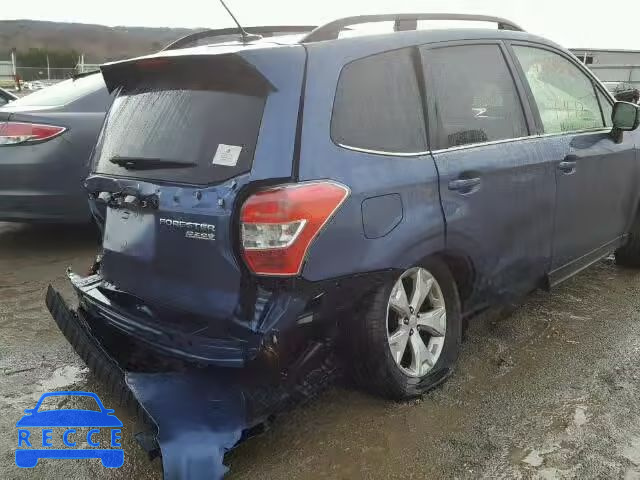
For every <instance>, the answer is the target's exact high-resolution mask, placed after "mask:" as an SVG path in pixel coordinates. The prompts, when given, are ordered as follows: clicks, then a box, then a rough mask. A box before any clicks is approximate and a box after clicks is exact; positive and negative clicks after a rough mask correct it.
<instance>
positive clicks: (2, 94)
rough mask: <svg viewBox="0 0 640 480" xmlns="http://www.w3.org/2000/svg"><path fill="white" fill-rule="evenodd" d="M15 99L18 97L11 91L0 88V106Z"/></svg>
mask: <svg viewBox="0 0 640 480" xmlns="http://www.w3.org/2000/svg"><path fill="white" fill-rule="evenodd" d="M17 99H18V97H16V96H15V95H14V94H13V93H11V92H8V91H7V90H4V89H2V88H0V107H2V106H3V105H6V104H7V103H9V102H13V101H14V100H17Z"/></svg>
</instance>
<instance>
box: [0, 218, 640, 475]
mask: <svg viewBox="0 0 640 480" xmlns="http://www.w3.org/2000/svg"><path fill="white" fill-rule="evenodd" d="M95 248H96V241H95V234H94V233H93V232H92V231H90V230H83V229H79V228H74V227H64V228H61V227H32V226H21V225H9V224H0V272H1V273H2V277H1V278H0V409H1V410H0V411H2V416H0V478H3V479H12V478H45V477H46V478H62V477H64V478H66V479H67V480H71V479H82V478H89V477H91V478H99V479H101V478H137V479H156V478H161V470H160V466H159V461H158V460H155V461H153V462H149V461H148V460H147V458H146V456H145V454H144V453H143V452H142V450H141V449H140V448H139V447H138V446H137V445H136V443H135V442H134V441H133V439H132V434H133V433H135V432H136V431H137V430H136V424H135V422H134V419H133V417H132V416H130V415H129V414H128V413H126V412H123V411H121V410H118V409H116V414H117V415H118V417H119V418H120V419H121V420H122V421H123V423H124V424H125V426H124V429H123V445H124V448H125V452H126V453H125V465H124V466H123V467H122V468H120V469H116V470H107V469H104V468H103V467H102V466H101V465H100V463H99V461H98V460H75V461H64V462H63V461H55V460H48V461H47V460H43V461H41V462H40V463H39V464H38V466H37V467H36V468H35V469H32V470H20V469H18V468H17V467H16V466H15V465H14V449H15V447H16V429H15V422H16V421H17V420H18V418H20V416H21V415H22V410H23V409H24V408H30V407H32V406H33V404H34V403H35V400H37V398H38V397H39V396H40V394H41V393H42V392H44V391H49V390H55V389H60V390H62V389H72V390H90V391H95V392H96V393H98V394H99V395H100V396H101V398H102V400H103V401H104V403H105V405H106V406H107V407H114V406H115V400H114V399H111V398H110V397H109V395H108V394H107V393H105V392H104V390H102V387H101V385H100V384H99V383H97V382H96V381H95V380H94V379H93V377H92V375H91V374H90V373H88V372H87V370H86V368H85V367H84V365H83V364H82V362H81V361H80V360H79V359H78V357H77V356H76V355H75V354H74V352H73V350H72V349H71V347H70V346H69V345H68V344H67V342H66V341H65V339H64V338H63V336H62V335H61V334H60V333H59V332H58V330H57V328H56V326H55V324H54V323H53V321H52V319H51V318H50V316H49V314H48V312H47V311H46V308H45V307H44V292H45V289H46V286H47V285H48V284H49V283H53V284H54V286H56V287H57V288H59V289H61V290H62V291H63V292H65V293H66V294H67V295H69V294H70V291H69V288H68V287H67V286H66V283H65V278H64V271H65V268H66V267H67V266H69V265H72V266H73V267H74V269H76V270H77V271H82V270H84V269H85V268H86V267H87V266H88V265H89V263H90V260H91V258H92V256H93V254H94V253H95ZM639 399H640V273H636V272H633V271H631V270H624V269H620V268H617V267H616V266H615V265H614V264H613V263H612V262H611V261H603V262H600V263H598V264H597V265H595V266H594V267H592V268H590V269H588V270H586V271H585V272H583V273H581V274H580V275H578V276H577V277H575V278H573V279H571V280H568V281H567V282H565V283H564V284H563V285H561V286H559V287H558V288H556V289H555V290H554V291H553V292H551V293H546V292H537V293H535V294H533V295H531V296H529V297H528V298H527V299H526V301H525V302H524V304H523V305H521V306H520V307H519V308H517V309H516V310H515V312H513V313H512V314H510V315H502V316H498V315H497V314H491V315H484V316H483V317H481V318H477V319H475V320H474V321H473V323H472V325H471V328H470V329H469V332H468V338H467V341H466V342H465V344H464V346H463V352H462V355H461V358H460V362H459V367H458V369H457V371H456V373H455V374H454V376H453V377H452V378H451V379H450V380H449V381H448V382H447V383H446V384H445V385H443V386H442V387H441V388H438V389H436V390H435V391H434V392H432V393H430V394H429V395H427V396H425V397H424V398H423V399H422V400H419V401H414V402H409V403H393V402H388V401H384V400H380V399H377V398H374V397H371V396H368V395H366V394H364V393H361V392H358V391H356V390H354V389H352V388H349V387H348V386H343V387H335V388H332V389H330V390H329V391H327V392H326V393H324V394H323V395H322V396H321V397H320V398H318V399H317V400H315V401H313V402H312V403H311V404H309V405H308V406H305V407H304V408H300V409H298V410H296V411H293V412H291V413H290V414H288V415H286V416H283V417H281V418H279V419H278V420H277V421H276V423H275V424H274V426H273V427H272V428H271V429H270V430H269V431H268V432H267V433H266V434H264V435H262V436H259V437H256V438H254V439H251V440H249V441H247V442H245V443H244V444H243V445H241V446H240V447H238V448H237V449H236V450H234V451H233V452H232V453H231V454H230V455H228V456H227V463H228V464H229V466H230V467H231V469H232V473H231V474H230V475H229V478H237V479H245V478H246V479H249V478H251V479H262V478H264V479H270V478H292V479H297V478H403V479H406V478H428V477H430V478H492V479H500V478H509V479H511V478H516V479H517V478H523V479H529V478H541V479H564V478H580V479H584V478H598V479H600V478H616V479H625V480H632V479H640V417H639V416H638V414H637V411H638V407H639V405H640V400H639Z"/></svg>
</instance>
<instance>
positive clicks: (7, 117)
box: [0, 74, 113, 222]
mask: <svg viewBox="0 0 640 480" xmlns="http://www.w3.org/2000/svg"><path fill="white" fill-rule="evenodd" d="M112 100H113V98H112V96H111V95H110V94H109V93H108V92H107V89H106V87H105V84H104V80H103V79H102V75H99V74H93V75H86V76H80V77H77V78H75V79H70V80H66V81H64V82H61V83H58V84H57V85H54V86H51V87H48V88H45V89H43V90H38V91H36V92H33V93H31V94H29V95H27V96H25V97H23V98H20V99H18V100H15V101H13V102H11V103H10V104H8V105H5V106H3V107H1V108H0V221H16V222H36V221H37V222H88V221H89V220H90V218H91V215H90V213H89V206H88V204H87V196H86V192H85V191H84V190H83V187H82V181H83V180H84V179H85V178H86V176H87V173H88V171H89V157H90V154H91V150H92V149H93V147H94V146H95V143H96V140H97V138H98V133H99V131H100V127H101V125H102V122H103V121H104V116H105V112H106V111H107V109H108V108H109V106H110V105H111V102H112Z"/></svg>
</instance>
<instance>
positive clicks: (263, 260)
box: [240, 181, 349, 275]
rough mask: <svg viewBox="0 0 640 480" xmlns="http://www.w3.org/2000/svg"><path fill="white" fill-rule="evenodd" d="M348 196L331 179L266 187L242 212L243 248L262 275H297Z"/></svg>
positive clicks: (245, 204) (251, 265)
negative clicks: (312, 245) (326, 225)
mask: <svg viewBox="0 0 640 480" xmlns="http://www.w3.org/2000/svg"><path fill="white" fill-rule="evenodd" d="M348 195H349V189H348V188H347V187H345V186H344V185H341V184H339V183H335V182H329V181H320V182H309V183H299V184H292V185H284V186H281V187H276V188H271V189H268V190H263V191H261V192H258V193H256V194H255V195H252V196H251V197H249V198H248V199H247V201H246V202H245V203H244V205H243V207H242V211H241V213H240V222H241V224H240V225H241V229H242V249H243V255H244V259H245V261H246V263H247V265H248V266H249V268H250V269H251V270H252V271H253V272H254V273H257V274H259V275H297V274H298V273H300V270H301V269H302V263H303V262H304V259H305V255H306V253H307V250H308V249H309V246H310V245H311V243H312V242H313V240H314V238H315V237H316V236H317V235H318V232H320V230H321V229H322V227H323V226H324V225H325V224H326V223H327V222H328V221H329V219H331V217H332V216H333V214H334V213H335V212H336V211H337V210H338V208H339V207H340V205H342V203H343V202H344V200H345V199H346V198H347V196H348Z"/></svg>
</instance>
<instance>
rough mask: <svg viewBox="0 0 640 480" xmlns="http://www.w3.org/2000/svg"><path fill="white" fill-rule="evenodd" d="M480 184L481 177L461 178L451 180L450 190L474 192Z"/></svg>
mask: <svg viewBox="0 0 640 480" xmlns="http://www.w3.org/2000/svg"><path fill="white" fill-rule="evenodd" d="M479 185H480V178H479V177H476V178H459V179H458V180H451V181H450V182H449V190H456V191H458V192H460V193H472V192H474V191H476V190H477V187H478V186H479Z"/></svg>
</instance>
